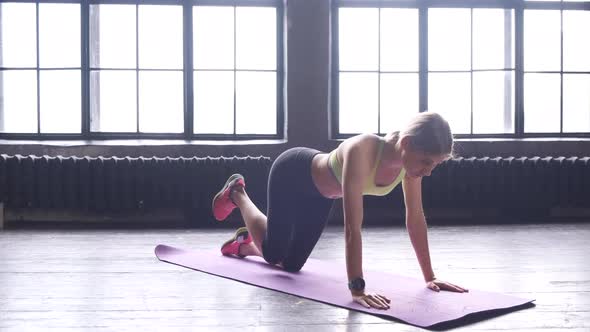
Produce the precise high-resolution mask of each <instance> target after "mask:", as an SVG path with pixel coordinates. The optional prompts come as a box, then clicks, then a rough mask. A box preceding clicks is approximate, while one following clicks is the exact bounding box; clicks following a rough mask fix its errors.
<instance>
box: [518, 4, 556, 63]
mask: <svg viewBox="0 0 590 332" xmlns="http://www.w3.org/2000/svg"><path fill="white" fill-rule="evenodd" d="M560 48H561V17H560V12H559V10H525V11H524V69H525V70H527V71H537V70H543V71H544V70H561V55H560V54H561V49H560Z"/></svg>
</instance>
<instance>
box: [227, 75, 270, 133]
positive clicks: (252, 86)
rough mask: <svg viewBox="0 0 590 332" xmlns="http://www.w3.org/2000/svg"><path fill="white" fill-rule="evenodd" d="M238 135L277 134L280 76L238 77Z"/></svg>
mask: <svg viewBox="0 0 590 332" xmlns="http://www.w3.org/2000/svg"><path fill="white" fill-rule="evenodd" d="M236 133H237V134H276V133H277V74H276V73H275V72H258V73H257V72H237V73H236Z"/></svg>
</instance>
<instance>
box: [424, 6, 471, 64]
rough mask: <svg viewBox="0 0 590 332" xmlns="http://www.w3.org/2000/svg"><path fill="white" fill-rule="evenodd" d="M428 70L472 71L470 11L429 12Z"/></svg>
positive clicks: (446, 9) (436, 10) (430, 10)
mask: <svg viewBox="0 0 590 332" xmlns="http://www.w3.org/2000/svg"><path fill="white" fill-rule="evenodd" d="M428 53H429V54H428V68H429V70H470V69H471V9H463V8H461V9H448V8H443V9H438V8H437V9H429V10H428Z"/></svg>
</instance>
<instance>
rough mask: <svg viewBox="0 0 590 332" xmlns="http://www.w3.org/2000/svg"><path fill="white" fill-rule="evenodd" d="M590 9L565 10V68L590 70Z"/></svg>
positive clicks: (568, 69) (566, 69)
mask: <svg viewBox="0 0 590 332" xmlns="http://www.w3.org/2000/svg"><path fill="white" fill-rule="evenodd" d="M589 33H590V11H582V10H564V11H563V70H565V71H590V37H588V34H589Z"/></svg>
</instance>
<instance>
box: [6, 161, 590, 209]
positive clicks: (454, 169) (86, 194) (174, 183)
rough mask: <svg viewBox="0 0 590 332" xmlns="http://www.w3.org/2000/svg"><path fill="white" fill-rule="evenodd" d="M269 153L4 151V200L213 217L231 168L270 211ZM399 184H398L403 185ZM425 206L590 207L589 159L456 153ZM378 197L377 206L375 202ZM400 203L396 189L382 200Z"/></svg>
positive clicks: (430, 184) (428, 189)
mask: <svg viewBox="0 0 590 332" xmlns="http://www.w3.org/2000/svg"><path fill="white" fill-rule="evenodd" d="M270 166H271V160H270V158H268V157H232V158H226V157H216V158H213V157H207V158H196V157H195V158H156V157H153V158H129V157H126V158H117V157H109V158H103V157H98V158H90V157H83V158H82V157H59V156H58V157H48V156H43V157H37V156H19V155H15V156H9V155H0V202H3V203H4V205H5V207H6V208H8V209H10V208H41V209H77V210H85V211H92V212H98V213H102V212H117V211H131V212H132V211H136V210H146V209H153V208H178V209H183V211H188V212H191V214H192V215H193V216H195V215H196V216H197V217H199V218H212V216H211V211H210V210H211V208H210V205H211V199H212V197H213V196H214V195H215V193H216V192H217V190H219V188H220V187H221V186H222V185H223V183H224V181H225V180H226V179H227V177H228V176H229V175H231V174H233V173H234V172H239V173H241V174H243V175H244V176H245V178H246V186H247V190H248V193H249V195H250V197H251V198H252V200H253V201H254V203H255V204H256V205H257V206H258V207H259V208H260V209H261V210H262V211H265V209H266V185H267V179H268V172H269V170H270ZM400 187H401V186H400ZM422 191H423V194H422V195H423V202H424V207H425V208H457V209H461V208H499V209H506V210H508V211H510V210H511V209H512V210H521V211H524V213H527V211H531V210H532V209H550V208H555V207H564V208H590V157H569V158H566V157H520V158H516V157H483V158H476V157H471V158H464V157H460V158H453V159H450V160H448V161H446V162H444V163H443V164H441V165H439V166H438V167H437V168H435V169H434V171H433V172H432V175H431V176H430V177H425V178H424V180H423V186H422ZM375 202H377V203H375ZM368 204H369V205H373V204H379V205H382V206H384V205H387V207H397V208H402V207H403V204H404V203H403V194H402V191H401V189H399V188H396V190H395V191H394V192H392V193H391V194H390V195H388V197H386V198H385V199H384V200H382V199H377V201H375V200H374V201H371V198H369V202H368Z"/></svg>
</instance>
